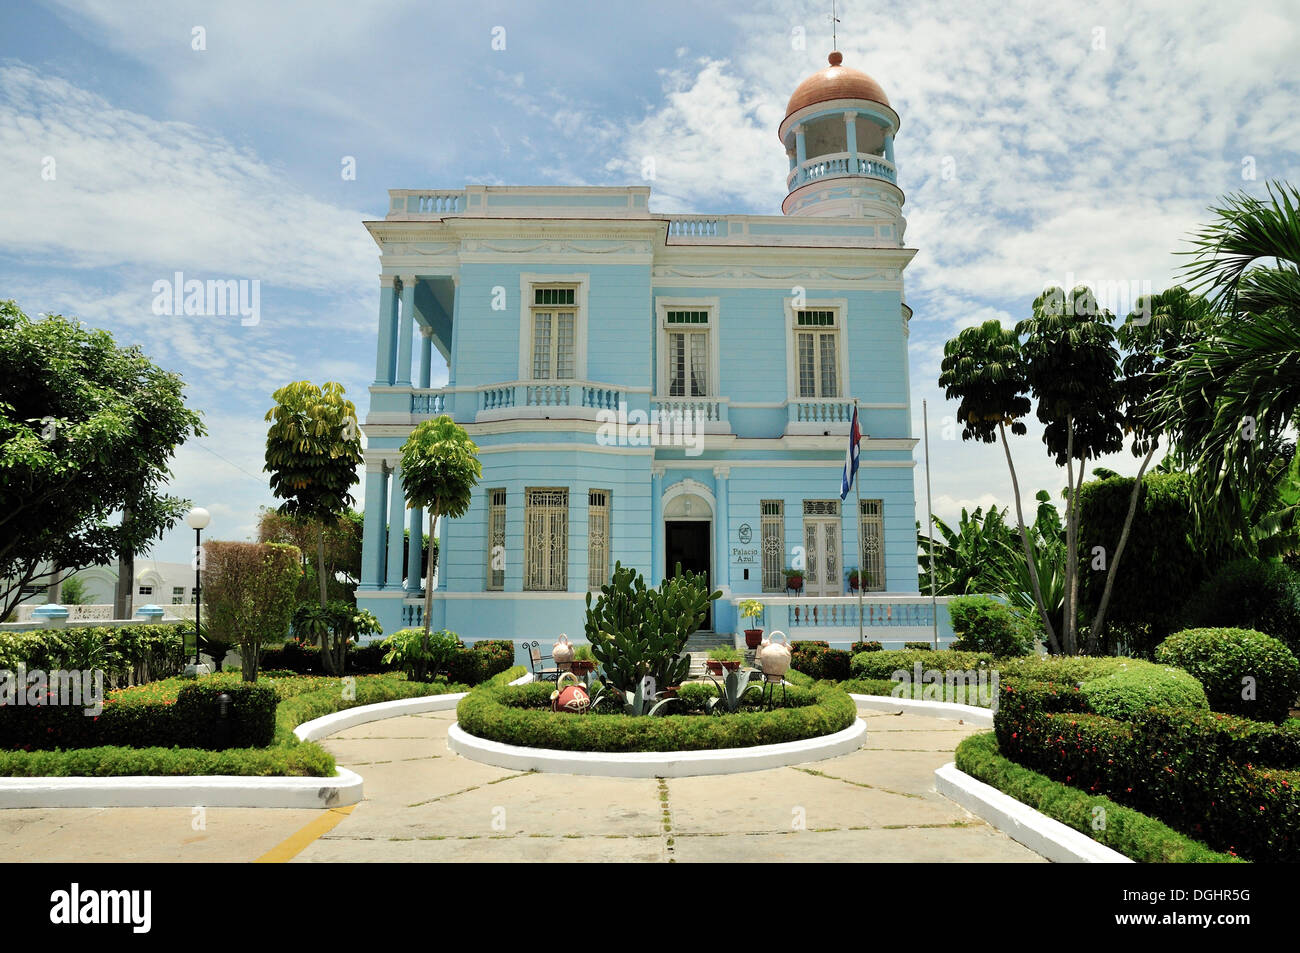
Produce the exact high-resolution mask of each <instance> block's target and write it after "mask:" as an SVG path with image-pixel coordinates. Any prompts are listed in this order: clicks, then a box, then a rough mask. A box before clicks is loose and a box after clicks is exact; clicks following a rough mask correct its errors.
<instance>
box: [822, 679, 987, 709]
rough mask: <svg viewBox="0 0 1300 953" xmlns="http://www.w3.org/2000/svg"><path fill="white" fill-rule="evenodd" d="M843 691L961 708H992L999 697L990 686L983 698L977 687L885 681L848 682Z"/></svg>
mask: <svg viewBox="0 0 1300 953" xmlns="http://www.w3.org/2000/svg"><path fill="white" fill-rule="evenodd" d="M839 686H840V688H842V689H844V690H845V691H846V692H849V693H851V694H853V695H884V696H888V697H890V698H914V699H917V700H918V701H940V702H955V703H956V704H958V705H974V706H976V707H978V708H989V707H991V706H992V705H993V702H994V701H995V700H996V697H997V696H996V694H995V693H994V692H993V690H992V687H991V686H990V689H989V694H988V697H983V696H982V695H981V693H980V691H979V686H978V685H970V686H968V685H966V684H965V683H963V684H961V685H955V684H954V685H949V684H948V683H947V682H940V683H939V684H937V685H926V684H923V683H916V682H895V681H891V680H887V679H883V678H872V679H861V678H854V679H849V680H848V681H846V682H840V683H839Z"/></svg>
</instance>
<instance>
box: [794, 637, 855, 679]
mask: <svg viewBox="0 0 1300 953" xmlns="http://www.w3.org/2000/svg"><path fill="white" fill-rule="evenodd" d="M851 658H852V656H851V655H850V654H849V653H848V652H845V651H844V650H843V649H832V648H827V647H826V643H825V642H821V643H817V642H795V643H793V645H792V650H791V652H790V667H791V668H794V669H796V670H797V671H800V672H803V673H804V674H805V675H807V676H809V677H810V678H813V679H816V680H818V681H820V680H822V679H829V680H831V681H835V682H841V681H843V680H844V679H846V678H848V677H849V660H850V659H851Z"/></svg>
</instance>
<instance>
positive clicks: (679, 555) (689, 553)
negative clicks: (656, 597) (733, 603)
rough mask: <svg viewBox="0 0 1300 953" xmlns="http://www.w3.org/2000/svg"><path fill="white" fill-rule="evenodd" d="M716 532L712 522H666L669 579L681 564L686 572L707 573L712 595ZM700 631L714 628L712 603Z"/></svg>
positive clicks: (665, 548)
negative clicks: (711, 542) (711, 563)
mask: <svg viewBox="0 0 1300 953" xmlns="http://www.w3.org/2000/svg"><path fill="white" fill-rule="evenodd" d="M712 529H713V521H712V520H665V521H664V570H665V571H666V573H667V575H668V578H670V579H671V578H673V577H674V576H676V575H677V564H678V563H681V564H682V571H683V572H698V573H703V574H704V581H705V585H706V587H707V588H708V589H709V591H710V592H711V591H712V590H713V579H712V578H711V573H710V572H709V564H710V562H711V559H710V555H711V553H710V549H711V546H710V540H711V539H712V537H713V532H712ZM700 628H701V629H712V628H713V603H712V602H710V603H709V605H708V609H707V610H706V611H705V616H704V622H703V623H701V625H700Z"/></svg>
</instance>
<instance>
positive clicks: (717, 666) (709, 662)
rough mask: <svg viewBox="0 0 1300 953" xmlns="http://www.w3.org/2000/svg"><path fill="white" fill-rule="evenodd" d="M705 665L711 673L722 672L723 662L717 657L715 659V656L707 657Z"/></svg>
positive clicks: (717, 673) (719, 673)
mask: <svg viewBox="0 0 1300 953" xmlns="http://www.w3.org/2000/svg"><path fill="white" fill-rule="evenodd" d="M704 667H705V668H706V669H708V671H709V674H710V675H721V674H722V663H721V662H719V661H718V660H717V659H713V658H711V659H705V660H704Z"/></svg>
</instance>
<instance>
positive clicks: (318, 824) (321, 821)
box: [253, 804, 356, 864]
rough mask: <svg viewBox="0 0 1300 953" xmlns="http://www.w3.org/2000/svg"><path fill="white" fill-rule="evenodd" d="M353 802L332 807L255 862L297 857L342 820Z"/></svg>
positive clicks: (273, 862)
mask: <svg viewBox="0 0 1300 953" xmlns="http://www.w3.org/2000/svg"><path fill="white" fill-rule="evenodd" d="M354 807H356V805H355V804H349V805H348V806H347V807H332V808H330V809H329V810H328V811H326V812H325V813H324V814H322V815H321V816H320V817H318V818H316V820H314V821H312V822H311V823H310V824H308V825H307V826H306V827H304V828H303V829H302V830H300V831H298V832H296V833H294V834H291V835H289V837H287V838H285V840H283V841H281V842H280V843H279V844H276V845H275V846H274V847H272V848H271V849H270V850H268V851H267V852H266V853H265V854H263V855H262V856H261V857H259V858H257V860H255V861H253V863H255V864H283V863H287V862H288V861H290V860H293V858H295V857H297V856H298V855H299V854H301V853H302V852H303V851H304V850H306V849H307V848H308V847H309V846H310V845H311V843H312V841H314V840H317V839H319V838H321V837H324V836H325V835H326V834H328V833H329V832H330V831H332V830H333V829H334V828H335V827H336V826H337V825H338V824H339V823H340V822H341V821H342V820H343V818H345V817H347V816H348V815H349V814H351V813H352V809H353V808H354Z"/></svg>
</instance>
